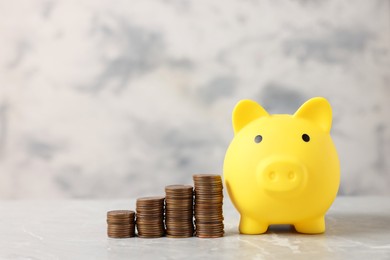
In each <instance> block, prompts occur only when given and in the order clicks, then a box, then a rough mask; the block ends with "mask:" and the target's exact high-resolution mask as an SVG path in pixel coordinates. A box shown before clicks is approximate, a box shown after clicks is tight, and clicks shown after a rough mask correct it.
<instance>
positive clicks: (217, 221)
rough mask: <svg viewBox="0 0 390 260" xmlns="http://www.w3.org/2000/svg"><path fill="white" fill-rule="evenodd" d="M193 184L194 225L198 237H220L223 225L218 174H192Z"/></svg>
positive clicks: (220, 185) (220, 182) (220, 183)
mask: <svg viewBox="0 0 390 260" xmlns="http://www.w3.org/2000/svg"><path fill="white" fill-rule="evenodd" d="M193 179H194V184H195V226H196V236H197V237H200V238H216V237H222V236H223V234H224V225H223V212H222V204H223V192H222V189H223V186H222V179H221V176H220V175H214V174H197V175H193Z"/></svg>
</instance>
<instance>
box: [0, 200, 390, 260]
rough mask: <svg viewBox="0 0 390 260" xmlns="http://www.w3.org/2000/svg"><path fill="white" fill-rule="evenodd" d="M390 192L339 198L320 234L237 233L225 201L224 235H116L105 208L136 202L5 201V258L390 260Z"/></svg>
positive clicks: (0, 236) (1, 222)
mask: <svg viewBox="0 0 390 260" xmlns="http://www.w3.org/2000/svg"><path fill="white" fill-rule="evenodd" d="M389 202H390V197H338V198H337V199H336V201H335V203H334V204H333V206H332V208H331V209H330V211H329V212H328V214H327V217H326V224H327V230H326V233H325V234H321V235H303V234H298V233H295V232H294V231H293V230H291V229H290V228H289V227H284V226H283V227H272V229H271V230H269V231H268V232H267V233H266V234H263V235H240V234H238V230H237V229H238V220H239V216H238V214H237V212H236V211H235V210H234V208H233V207H232V205H231V203H229V202H227V201H226V200H225V205H224V216H225V231H226V235H225V237H223V238H217V239H201V238H196V237H193V238H185V239H172V238H165V237H164V238H158V239H142V238H129V239H109V238H107V237H106V223H105V221H106V211H108V210H111V209H132V208H133V209H134V207H135V201H134V200H59V201H55V200H53V201H31V200H30V201H28V200H20V201H0V212H1V214H0V230H1V232H0V249H1V250H0V259H42V260H45V259H332V260H333V259H389V258H390V203H389Z"/></svg>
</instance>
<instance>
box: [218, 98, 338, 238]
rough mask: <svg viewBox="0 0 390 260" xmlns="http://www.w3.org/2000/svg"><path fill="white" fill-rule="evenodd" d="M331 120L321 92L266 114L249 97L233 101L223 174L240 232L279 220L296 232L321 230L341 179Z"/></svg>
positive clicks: (261, 228) (263, 227)
mask: <svg viewBox="0 0 390 260" xmlns="http://www.w3.org/2000/svg"><path fill="white" fill-rule="evenodd" d="M331 125H332V109H331V106H330V104H329V103H328V101H327V100H326V99H324V98H321V97H316V98H312V99H310V100H308V101H307V102H306V103H304V104H303V105H302V106H301V107H300V108H299V109H298V110H297V111H296V112H295V113H294V115H285V114H275V115H270V114H268V112H267V111H266V110H265V109H264V108H263V107H261V106H260V105H259V104H257V103H256V102H254V101H251V100H241V101H240V102H239V103H238V104H237V105H236V107H235V108H234V110H233V129H234V138H233V140H232V142H231V143H230V145H229V148H228V149H227V152H226V155H225V160H224V166H223V175H224V181H225V186H226V188H227V191H228V194H229V197H230V199H231V201H232V203H233V204H234V206H235V207H236V209H237V210H238V211H239V213H240V216H241V218H240V224H239V231H240V233H242V234H261V233H264V232H266V231H267V229H268V226H269V225H278V224H291V225H293V226H294V227H295V229H296V231H297V232H300V233H308V234H316V233H322V232H324V231H325V213H326V211H327V210H328V209H329V207H330V206H331V204H332V203H333V201H334V199H335V198H336V195H337V191H338V188H339V184H340V166H339V160H338V156H337V152H336V148H335V146H334V144H333V141H332V139H331V136H330V129H331Z"/></svg>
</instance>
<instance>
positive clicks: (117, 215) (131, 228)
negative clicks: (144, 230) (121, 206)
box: [107, 210, 135, 238]
mask: <svg viewBox="0 0 390 260" xmlns="http://www.w3.org/2000/svg"><path fill="white" fill-rule="evenodd" d="M134 217H135V212H134V211H132V210H112V211H109V212H107V235H108V236H109V237H111V238H127V237H134V236H135V222H134Z"/></svg>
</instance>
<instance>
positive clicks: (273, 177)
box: [269, 171, 276, 180]
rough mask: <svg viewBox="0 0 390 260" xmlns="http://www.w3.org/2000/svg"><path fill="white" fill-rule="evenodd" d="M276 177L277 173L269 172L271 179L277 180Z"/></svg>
mask: <svg viewBox="0 0 390 260" xmlns="http://www.w3.org/2000/svg"><path fill="white" fill-rule="evenodd" d="M275 177H276V173H275V172H274V171H270V173H269V178H270V180H275Z"/></svg>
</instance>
